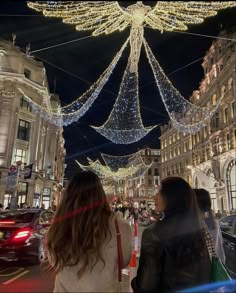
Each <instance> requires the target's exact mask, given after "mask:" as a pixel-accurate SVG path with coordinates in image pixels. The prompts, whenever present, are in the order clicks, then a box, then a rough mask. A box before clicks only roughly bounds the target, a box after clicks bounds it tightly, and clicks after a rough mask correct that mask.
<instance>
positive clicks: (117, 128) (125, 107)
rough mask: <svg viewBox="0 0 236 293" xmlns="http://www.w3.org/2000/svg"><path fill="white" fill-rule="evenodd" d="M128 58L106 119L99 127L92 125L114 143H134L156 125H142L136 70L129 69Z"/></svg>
mask: <svg viewBox="0 0 236 293" xmlns="http://www.w3.org/2000/svg"><path fill="white" fill-rule="evenodd" d="M130 59H131V57H130V58H129V61H128V64H127V67H126V69H125V72H124V75H123V78H122V82H121V86H120V90H119V94H118V97H117V99H116V102H115V105H114V106H113V109H112V111H111V113H110V115H109V117H108V119H107V121H106V122H105V123H104V124H103V125H102V126H100V127H95V126H92V127H93V128H94V129H95V130H96V131H97V132H98V133H100V134H101V135H103V136H105V137H106V138H107V139H109V140H111V141H112V142H114V143H116V144H130V143H134V142H136V141H138V140H140V139H141V138H143V137H144V136H145V135H147V134H148V133H149V132H150V131H151V130H152V129H154V128H155V127H156V126H152V127H147V128H145V127H144V126H143V123H142V118H141V113H140V105H139V91H138V72H131V71H130V66H132V65H131V64H132V61H131V60H130Z"/></svg>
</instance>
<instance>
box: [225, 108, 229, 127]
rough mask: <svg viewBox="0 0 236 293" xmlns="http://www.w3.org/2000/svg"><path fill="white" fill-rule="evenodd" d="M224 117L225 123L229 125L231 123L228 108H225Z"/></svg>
mask: <svg viewBox="0 0 236 293" xmlns="http://www.w3.org/2000/svg"><path fill="white" fill-rule="evenodd" d="M224 116H225V123H227V122H228V121H229V111H228V107H227V108H225V110H224Z"/></svg>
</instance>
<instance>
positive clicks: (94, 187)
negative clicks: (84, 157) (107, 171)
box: [46, 171, 132, 292]
mask: <svg viewBox="0 0 236 293" xmlns="http://www.w3.org/2000/svg"><path fill="white" fill-rule="evenodd" d="M115 223H117V224H118V226H119V230H120V237H121V247H122V252H123V260H124V267H126V266H127V265H128V264H129V261H130V258H131V253H132V232H131V228H130V226H129V223H128V222H127V221H125V220H124V219H123V217H122V216H121V217H119V216H117V215H115V213H113V212H112V211H111V208H110V206H109V203H108V200H107V197H106V195H105V192H104V190H103V187H102V184H101V182H100V180H99V178H98V176H97V175H96V174H94V173H93V172H91V171H83V172H81V173H78V174H77V175H75V176H74V177H73V178H72V180H71V181H70V183H69V186H68V188H67V190H66V192H65V194H64V195H63V197H62V200H61V202H60V203H59V205H58V207H57V210H56V212H55V217H54V220H53V222H52V224H51V226H50V228H49V230H48V233H47V237H46V249H47V253H48V259H49V263H50V264H51V266H52V269H54V271H55V272H56V279H55V285H54V292H118V288H119V287H118V249H117V232H116V227H115Z"/></svg>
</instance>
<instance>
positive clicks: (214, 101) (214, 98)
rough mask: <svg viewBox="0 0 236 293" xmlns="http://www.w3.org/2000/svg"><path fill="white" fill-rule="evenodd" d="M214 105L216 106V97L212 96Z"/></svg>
mask: <svg viewBox="0 0 236 293" xmlns="http://www.w3.org/2000/svg"><path fill="white" fill-rule="evenodd" d="M212 105H216V95H213V96H212Z"/></svg>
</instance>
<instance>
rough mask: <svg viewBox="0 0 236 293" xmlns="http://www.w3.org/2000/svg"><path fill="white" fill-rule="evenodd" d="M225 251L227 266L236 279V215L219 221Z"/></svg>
mask: <svg viewBox="0 0 236 293" xmlns="http://www.w3.org/2000/svg"><path fill="white" fill-rule="evenodd" d="M219 223H220V228H221V232H222V237H223V247H224V251H225V266H226V268H227V269H228V270H229V272H230V273H231V275H232V276H233V277H234V278H236V215H230V216H227V217H224V218H221V219H220V220H219Z"/></svg>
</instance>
